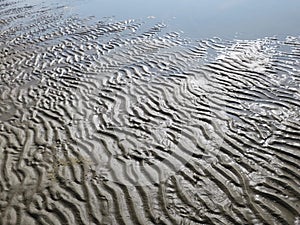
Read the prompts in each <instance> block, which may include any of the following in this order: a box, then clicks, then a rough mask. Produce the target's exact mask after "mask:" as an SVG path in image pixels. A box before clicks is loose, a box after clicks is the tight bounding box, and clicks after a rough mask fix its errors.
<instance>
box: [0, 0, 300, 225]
mask: <svg viewBox="0 0 300 225" xmlns="http://www.w3.org/2000/svg"><path fill="white" fill-rule="evenodd" d="M0 15H1V20H0V26H1V33H0V37H1V38H0V43H1V44H0V55H1V61H0V73H1V76H0V79H1V80H0V218H1V219H0V221H1V224H297V223H299V212H300V209H299V203H300V202H299V198H300V197H299V196H300V195H299V192H300V191H299V183H300V177H299V169H300V167H299V163H300V157H299V149H300V141H299V140H300V129H299V127H300V124H299V115H300V111H299V107H300V101H299V98H300V92H299V90H300V88H299V85H300V75H299V74H300V73H299V72H300V67H299V65H300V64H299V60H300V40H299V37H287V38H286V39H285V40H277V39H275V38H263V39H258V40H252V41H249V40H231V41H230V40H223V39H220V38H213V39H206V40H198V41H192V40H187V39H185V38H184V37H181V36H180V35H179V34H178V33H176V32H168V31H166V29H165V25H164V24H154V25H153V26H151V27H150V28H148V27H146V25H145V24H144V23H143V22H142V21H135V20H128V21H114V20H105V21H104V20H103V21H96V20H93V18H88V19H87V18H79V17H76V16H74V15H71V14H67V13H66V9H65V8H64V7H59V6H47V5H43V6H41V5H36V6H26V7H25V6H24V5H22V4H21V3H17V2H13V1H1V2H0Z"/></svg>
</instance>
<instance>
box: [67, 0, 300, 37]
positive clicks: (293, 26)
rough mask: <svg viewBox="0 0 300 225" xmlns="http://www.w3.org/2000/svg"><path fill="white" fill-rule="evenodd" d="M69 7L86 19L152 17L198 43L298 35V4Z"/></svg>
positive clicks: (138, 2)
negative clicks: (85, 16) (216, 39)
mask: <svg viewBox="0 0 300 225" xmlns="http://www.w3.org/2000/svg"><path fill="white" fill-rule="evenodd" d="M72 4H73V5H74V8H73V9H74V10H75V11H77V12H78V13H80V14H83V15H89V16H90V15H94V16H99V17H104V16H115V18H116V19H130V18H131V19H133V18H134V19H137V18H140V19H145V18H147V17H150V18H153V17H155V18H156V19H158V20H160V21H162V22H166V23H168V25H169V26H173V27H174V28H176V29H178V30H181V31H183V32H184V33H186V34H187V35H188V36H190V37H193V38H197V39H198V38H208V37H212V36H217V37H221V38H232V37H238V38H246V39H254V38H260V37H265V36H274V35H284V36H286V35H299V22H300V13H299V9H300V1H297V0H285V1H283V0H278V1H277V0H276V1H273V0H264V1H260V0H251V1H250V0H229V1H222V0H210V1H208V0H181V1H180V0H153V1H146V0H126V1H120V0H110V1H108V0H89V1H87V0H82V1H77V2H76V4H74V2H72Z"/></svg>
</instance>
